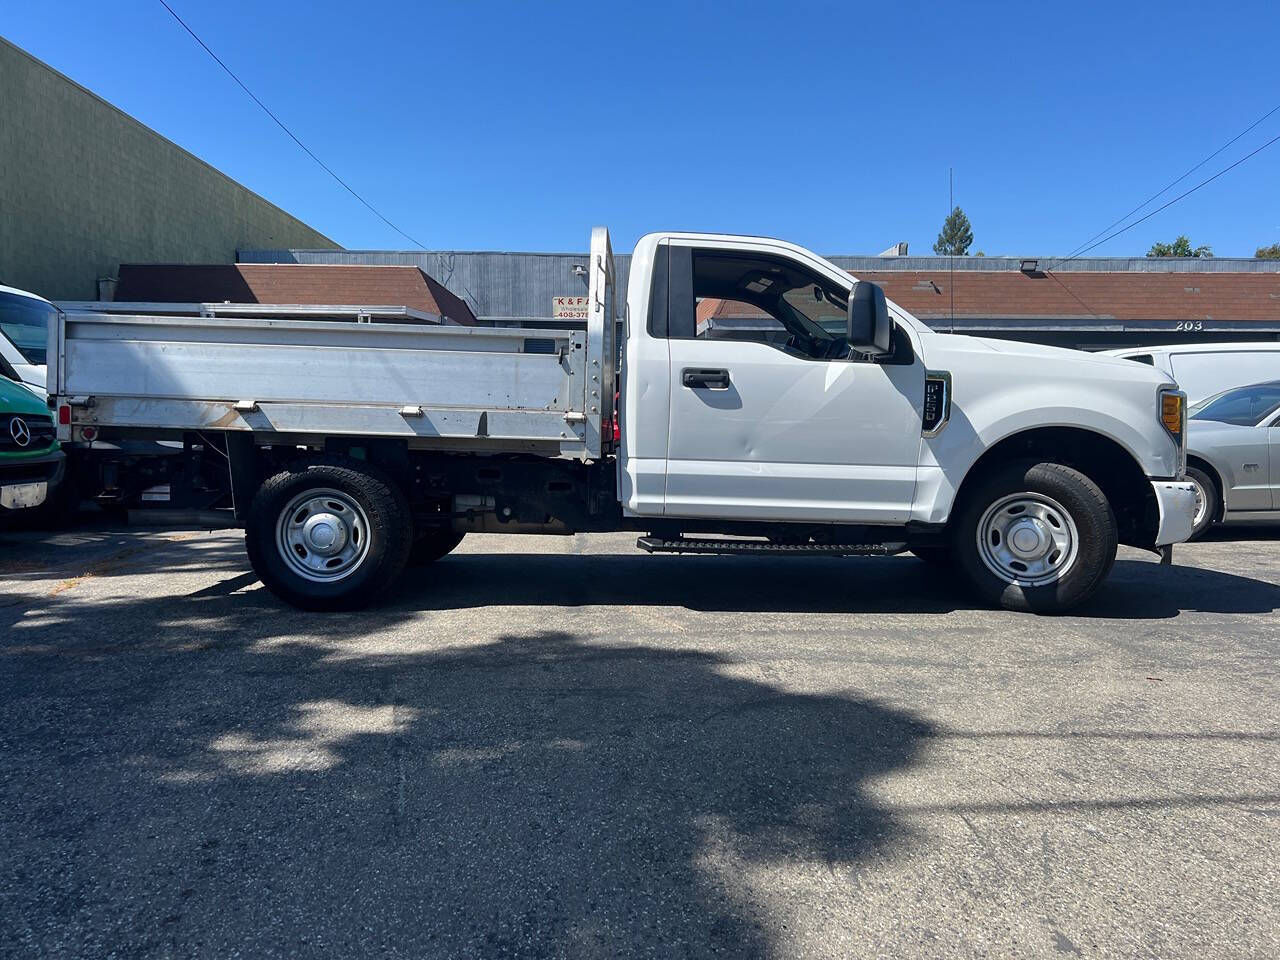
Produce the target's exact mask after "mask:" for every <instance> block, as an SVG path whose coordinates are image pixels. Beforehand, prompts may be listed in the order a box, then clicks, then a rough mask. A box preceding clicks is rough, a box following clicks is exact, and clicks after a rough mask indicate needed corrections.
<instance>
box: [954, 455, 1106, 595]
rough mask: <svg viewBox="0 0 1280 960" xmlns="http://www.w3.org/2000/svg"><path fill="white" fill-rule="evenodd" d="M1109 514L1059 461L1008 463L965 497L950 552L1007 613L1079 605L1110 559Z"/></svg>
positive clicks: (1090, 487)
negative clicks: (1007, 610)
mask: <svg viewBox="0 0 1280 960" xmlns="http://www.w3.org/2000/svg"><path fill="white" fill-rule="evenodd" d="M1117 542H1118V537H1117V532H1116V520H1115V515H1114V514H1113V513H1112V511H1111V505H1110V504H1109V503H1108V502H1107V498H1106V496H1105V495H1104V494H1103V492H1102V491H1101V490H1100V489H1099V488H1098V485H1097V484H1095V483H1094V482H1093V481H1092V480H1090V479H1089V478H1088V477H1087V476H1085V475H1084V474H1083V473H1081V472H1080V471H1078V470H1075V469H1073V468H1071V467H1068V466H1065V465H1063V464H1060V463H1026V462H1024V463H1015V464H1009V465H1007V466H1005V467H1002V468H1000V469H999V470H997V471H996V472H995V473H993V474H991V475H990V476H988V477H986V478H985V479H984V480H982V481H981V482H979V484H978V486H977V488H976V489H974V490H972V491H967V492H966V494H965V497H964V501H963V502H962V503H961V504H960V505H959V511H958V513H957V515H956V517H955V519H954V522H953V529H952V550H953V553H954V555H955V557H956V559H957V561H958V562H959V565H960V568H961V569H962V570H963V571H964V572H965V574H966V575H967V576H968V578H969V579H970V580H971V581H972V582H973V584H974V586H976V587H977V588H978V591H979V592H980V593H981V594H982V595H983V596H984V597H986V598H987V599H988V600H990V601H992V602H993V603H998V604H999V605H1001V606H1003V607H1005V608H1006V609H1009V610H1024V611H1032V612H1035V613H1061V612H1063V611H1065V610H1069V609H1070V608H1072V607H1074V606H1076V605H1078V604H1080V603H1083V602H1084V601H1085V600H1087V599H1088V598H1089V597H1091V596H1092V595H1093V593H1094V592H1095V591H1096V590H1097V589H1098V587H1099V586H1100V585H1101V584H1102V581H1103V580H1104V579H1105V578H1106V576H1107V574H1108V573H1110V572H1111V567H1112V565H1113V564H1114V563H1115V559H1116V546H1117Z"/></svg>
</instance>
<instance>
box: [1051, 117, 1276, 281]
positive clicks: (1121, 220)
mask: <svg viewBox="0 0 1280 960" xmlns="http://www.w3.org/2000/svg"><path fill="white" fill-rule="evenodd" d="M1276 111H1280V104H1276V105H1275V106H1274V107H1272V108H1271V109H1270V110H1268V111H1267V112H1266V113H1264V114H1263V115H1262V116H1261V117H1259V118H1258V119H1257V120H1255V121H1253V123H1251V124H1249V126H1247V127H1245V128H1244V129H1243V130H1241V131H1240V132H1239V133H1237V134H1236V135H1235V136H1234V137H1232V138H1231V139H1230V140H1228V141H1227V142H1226V143H1224V144H1223V145H1222V146H1220V147H1219V148H1218V149H1217V150H1215V151H1213V153H1211V154H1209V155H1208V156H1207V157H1205V158H1204V159H1203V160H1201V161H1200V162H1199V163H1197V164H1196V165H1195V166H1194V167H1192V168H1191V169H1190V170H1188V171H1187V172H1186V173H1184V174H1183V175H1182V176H1180V177H1178V179H1176V180H1174V181H1173V182H1172V183H1169V184H1167V185H1166V186H1164V187H1162V188H1161V189H1159V190H1157V191H1156V192H1155V193H1153V194H1152V195H1151V196H1149V197H1147V199H1145V200H1143V201H1142V202H1141V203H1140V204H1138V205H1137V206H1136V207H1134V208H1133V209H1132V210H1130V211H1129V212H1128V213H1126V214H1125V215H1124V216H1123V217H1120V218H1119V219H1118V220H1113V221H1112V222H1111V223H1109V224H1107V225H1106V226H1105V227H1103V228H1102V229H1101V230H1099V231H1098V232H1097V233H1095V234H1094V235H1093V236H1092V237H1090V238H1089V239H1088V240H1086V241H1085V242H1084V243H1082V244H1080V246H1079V247H1076V248H1075V249H1074V250H1072V251H1071V252H1070V253H1068V254H1067V259H1071V258H1072V257H1074V256H1076V254H1077V253H1078V252H1079V251H1080V248H1081V247H1085V246H1088V244H1090V243H1092V242H1093V241H1094V240H1097V239H1098V237H1100V236H1102V235H1103V234H1104V233H1106V232H1107V231H1108V230H1110V229H1111V228H1112V227H1114V226H1117V225H1119V224H1121V223H1124V222H1125V221H1126V220H1128V219H1129V218H1130V217H1132V216H1133V215H1134V214H1135V213H1137V212H1138V211H1139V210H1141V209H1142V208H1143V207H1145V206H1146V205H1147V204H1149V203H1150V202H1151V201H1152V200H1154V199H1156V197H1158V196H1160V194H1162V193H1167V192H1168V191H1169V190H1171V189H1173V188H1174V187H1176V186H1177V185H1178V184H1180V183H1181V182H1182V181H1183V180H1185V179H1187V177H1189V176H1191V174H1193V173H1195V172H1196V171H1197V170H1199V169H1200V168H1201V167H1203V166H1204V165H1205V164H1206V163H1208V162H1209V161H1210V160H1212V159H1213V158H1214V157H1216V156H1217V155H1218V154H1220V153H1222V151H1223V150H1226V149H1227V147H1229V146H1231V145H1232V144H1233V143H1235V142H1236V141H1237V140H1239V139H1240V138H1241V137H1243V136H1244V135H1245V134H1247V133H1249V132H1250V131H1251V130H1253V129H1254V128H1255V127H1257V126H1258V125H1259V124H1260V123H1262V122H1263V121H1264V120H1266V119H1267V118H1268V117H1270V116H1271V115H1272V114H1273V113H1275V112H1276Z"/></svg>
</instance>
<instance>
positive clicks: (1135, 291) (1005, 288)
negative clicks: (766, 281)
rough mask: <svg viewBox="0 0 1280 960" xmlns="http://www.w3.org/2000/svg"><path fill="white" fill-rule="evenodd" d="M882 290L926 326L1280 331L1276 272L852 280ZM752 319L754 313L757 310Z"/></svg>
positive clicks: (869, 273)
mask: <svg viewBox="0 0 1280 960" xmlns="http://www.w3.org/2000/svg"><path fill="white" fill-rule="evenodd" d="M857 276H858V279H860V280H869V281H871V282H872V283H876V284H878V285H880V286H881V287H883V288H884V292H885V296H886V297H888V298H889V299H890V300H892V301H894V302H895V303H897V304H898V305H899V306H901V307H903V308H904V309H906V310H908V311H910V312H911V313H912V314H914V315H915V316H917V317H919V318H920V319H921V320H924V321H926V322H928V323H929V324H930V325H931V326H939V325H945V324H946V322H947V321H949V320H950V318H951V316H952V315H953V314H952V299H953V294H954V316H955V318H956V320H957V321H958V322H963V321H975V320H982V321H1005V322H1007V323H1008V324H1009V325H1010V326H1017V325H1019V322H1022V321H1025V322H1027V323H1029V324H1034V325H1035V326H1036V327H1043V326H1044V325H1045V324H1046V323H1051V322H1053V321H1059V322H1064V323H1066V322H1070V323H1072V325H1077V326H1078V325H1081V324H1085V325H1089V324H1123V325H1124V326H1126V327H1134V326H1141V325H1143V324H1145V323H1148V322H1154V321H1163V322H1166V323H1167V322H1169V321H1212V322H1213V323H1214V325H1215V326H1220V325H1222V324H1235V323H1239V324H1251V323H1266V324H1268V325H1280V274H1277V273H1145V272H1143V273H1139V272H1133V273H1085V272H1071V273H1066V274H1058V273H1052V272H1051V273H1041V272H1037V273H1034V274H1028V273H1020V272H1016V271H1010V270H1002V271H965V272H959V271H957V272H956V274H955V275H954V276H951V275H949V274H948V273H947V272H946V271H941V270H909V271H900V270H864V271H861V272H859V273H858V274H857ZM753 309H754V308H751V307H748V306H746V305H745V304H740V303H734V302H730V301H713V302H708V301H703V302H702V303H701V304H699V310H698V318H699V319H700V320H703V319H707V318H710V317H716V316H724V317H729V316H735V317H742V316H745V315H748V314H747V313H746V311H747V310H753ZM756 313H757V314H758V313H759V311H756Z"/></svg>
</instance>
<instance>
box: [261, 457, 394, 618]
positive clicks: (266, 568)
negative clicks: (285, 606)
mask: <svg viewBox="0 0 1280 960" xmlns="http://www.w3.org/2000/svg"><path fill="white" fill-rule="evenodd" d="M326 492H329V493H332V494H334V496H333V498H332V500H331V501H325V502H326V503H329V504H330V507H325V508H320V509H317V510H311V511H310V514H311V515H314V516H317V518H319V516H320V514H321V513H322V511H323V510H329V509H331V510H332V515H334V516H339V517H343V516H345V517H359V514H360V512H363V517H362V518H360V522H359V523H355V524H353V525H352V526H351V528H350V529H351V531H352V532H351V533H350V534H344V540H343V542H344V543H348V544H357V545H358V554H357V555H356V558H355V559H352V560H351V561H350V569H349V570H346V571H345V572H343V571H342V570H341V569H340V570H339V572H337V573H330V572H328V571H319V572H318V573H316V574H313V575H314V576H319V577H329V576H333V577H336V579H328V580H324V579H321V580H316V579H308V577H307V576H306V575H304V574H302V573H299V572H298V569H297V568H298V567H299V566H300V565H302V564H303V563H304V562H305V561H304V560H298V561H295V560H293V559H291V558H287V557H286V556H285V548H286V545H285V542H284V541H285V540H286V536H285V534H284V533H283V532H282V531H284V530H285V529H286V528H289V529H290V530H293V531H296V530H298V529H301V528H300V527H298V526H297V523H298V518H306V517H308V515H309V514H308V510H307V509H306V508H305V507H302V508H299V507H290V505H291V504H295V503H297V502H298V499H299V498H305V497H307V495H308V494H309V493H314V494H315V497H314V498H313V499H312V500H311V501H309V502H311V503H314V502H317V501H321V500H324V498H325V496H326ZM356 507H358V508H359V509H358V510H355V508H356ZM286 510H287V511H288V514H287V515H285V511H286ZM344 510H347V511H351V512H349V513H347V514H345V515H344V514H343V511H344ZM291 523H292V524H294V525H293V526H292V527H291V526H290V524H291ZM344 529H347V528H346V527H344ZM412 529H413V518H412V514H411V513H410V511H409V503H408V500H406V499H405V495H404V492H403V491H402V490H401V489H400V487H399V486H398V485H397V484H396V483H395V481H393V480H392V479H391V478H390V477H389V476H388V475H387V474H386V473H385V472H383V471H382V470H380V469H379V468H377V467H375V466H373V465H371V464H367V463H362V462H360V461H358V460H349V459H347V458H345V457H312V458H305V459H301V460H298V461H296V462H294V463H292V464H290V465H289V467H288V468H287V469H285V470H282V471H281V472H280V473H277V474H276V475H275V476H273V477H270V478H269V479H268V480H267V481H266V482H265V483H263V484H262V486H261V487H260V488H259V489H258V492H257V494H256V495H255V496H254V498H253V502H252V504H250V507H249V515H248V518H247V521H246V523H245V547H246V549H247V550H248V553H249V562H250V563H251V564H253V570H254V572H255V573H256V574H257V575H258V578H259V579H260V580H262V582H263V584H264V585H265V586H266V587H267V589H268V590H270V591H271V592H272V593H274V594H275V595H276V596H277V597H279V598H280V599H281V600H284V601H285V602H286V603H290V604H292V605H293V606H295V607H301V608H302V609H304V610H353V609H357V608H360V607H364V606H368V605H369V604H370V603H371V602H372V601H373V600H374V598H375V597H376V596H377V595H378V594H379V593H381V592H382V591H383V590H385V589H386V588H387V587H389V586H390V585H391V584H392V583H393V582H394V581H395V579H396V578H397V577H398V576H399V575H400V573H401V571H403V570H404V565H405V561H406V560H407V559H408V556H409V548H410V546H411V545H412V533H411V531H412ZM361 530H363V531H364V532H363V533H362V532H360V531H361ZM326 546H327V545H326ZM302 549H303V551H304V554H305V547H304V548H302ZM313 556H314V557H315V558H317V560H322V559H323V557H322V554H321V553H320V552H319V551H318V550H317V552H316V553H315V554H314V555H313ZM339 566H340V567H341V564H340V565H339Z"/></svg>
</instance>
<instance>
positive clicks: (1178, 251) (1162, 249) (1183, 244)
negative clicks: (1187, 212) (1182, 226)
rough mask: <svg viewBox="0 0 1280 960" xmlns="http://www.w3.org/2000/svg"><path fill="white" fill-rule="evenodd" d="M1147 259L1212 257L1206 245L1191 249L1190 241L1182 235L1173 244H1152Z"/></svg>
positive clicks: (1211, 251)
mask: <svg viewBox="0 0 1280 960" xmlns="http://www.w3.org/2000/svg"><path fill="white" fill-rule="evenodd" d="M1147 256H1148V257H1212V256H1213V250H1211V249H1210V248H1209V246H1208V244H1206V245H1204V246H1202V247H1194V248H1193V247H1192V246H1191V240H1190V239H1189V238H1188V237H1187V235H1186V234H1185V233H1184V234H1182V235H1181V236H1180V237H1178V238H1177V239H1176V240H1174V241H1173V243H1153V244H1152V245H1151V249H1150V250H1148V251H1147Z"/></svg>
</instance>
